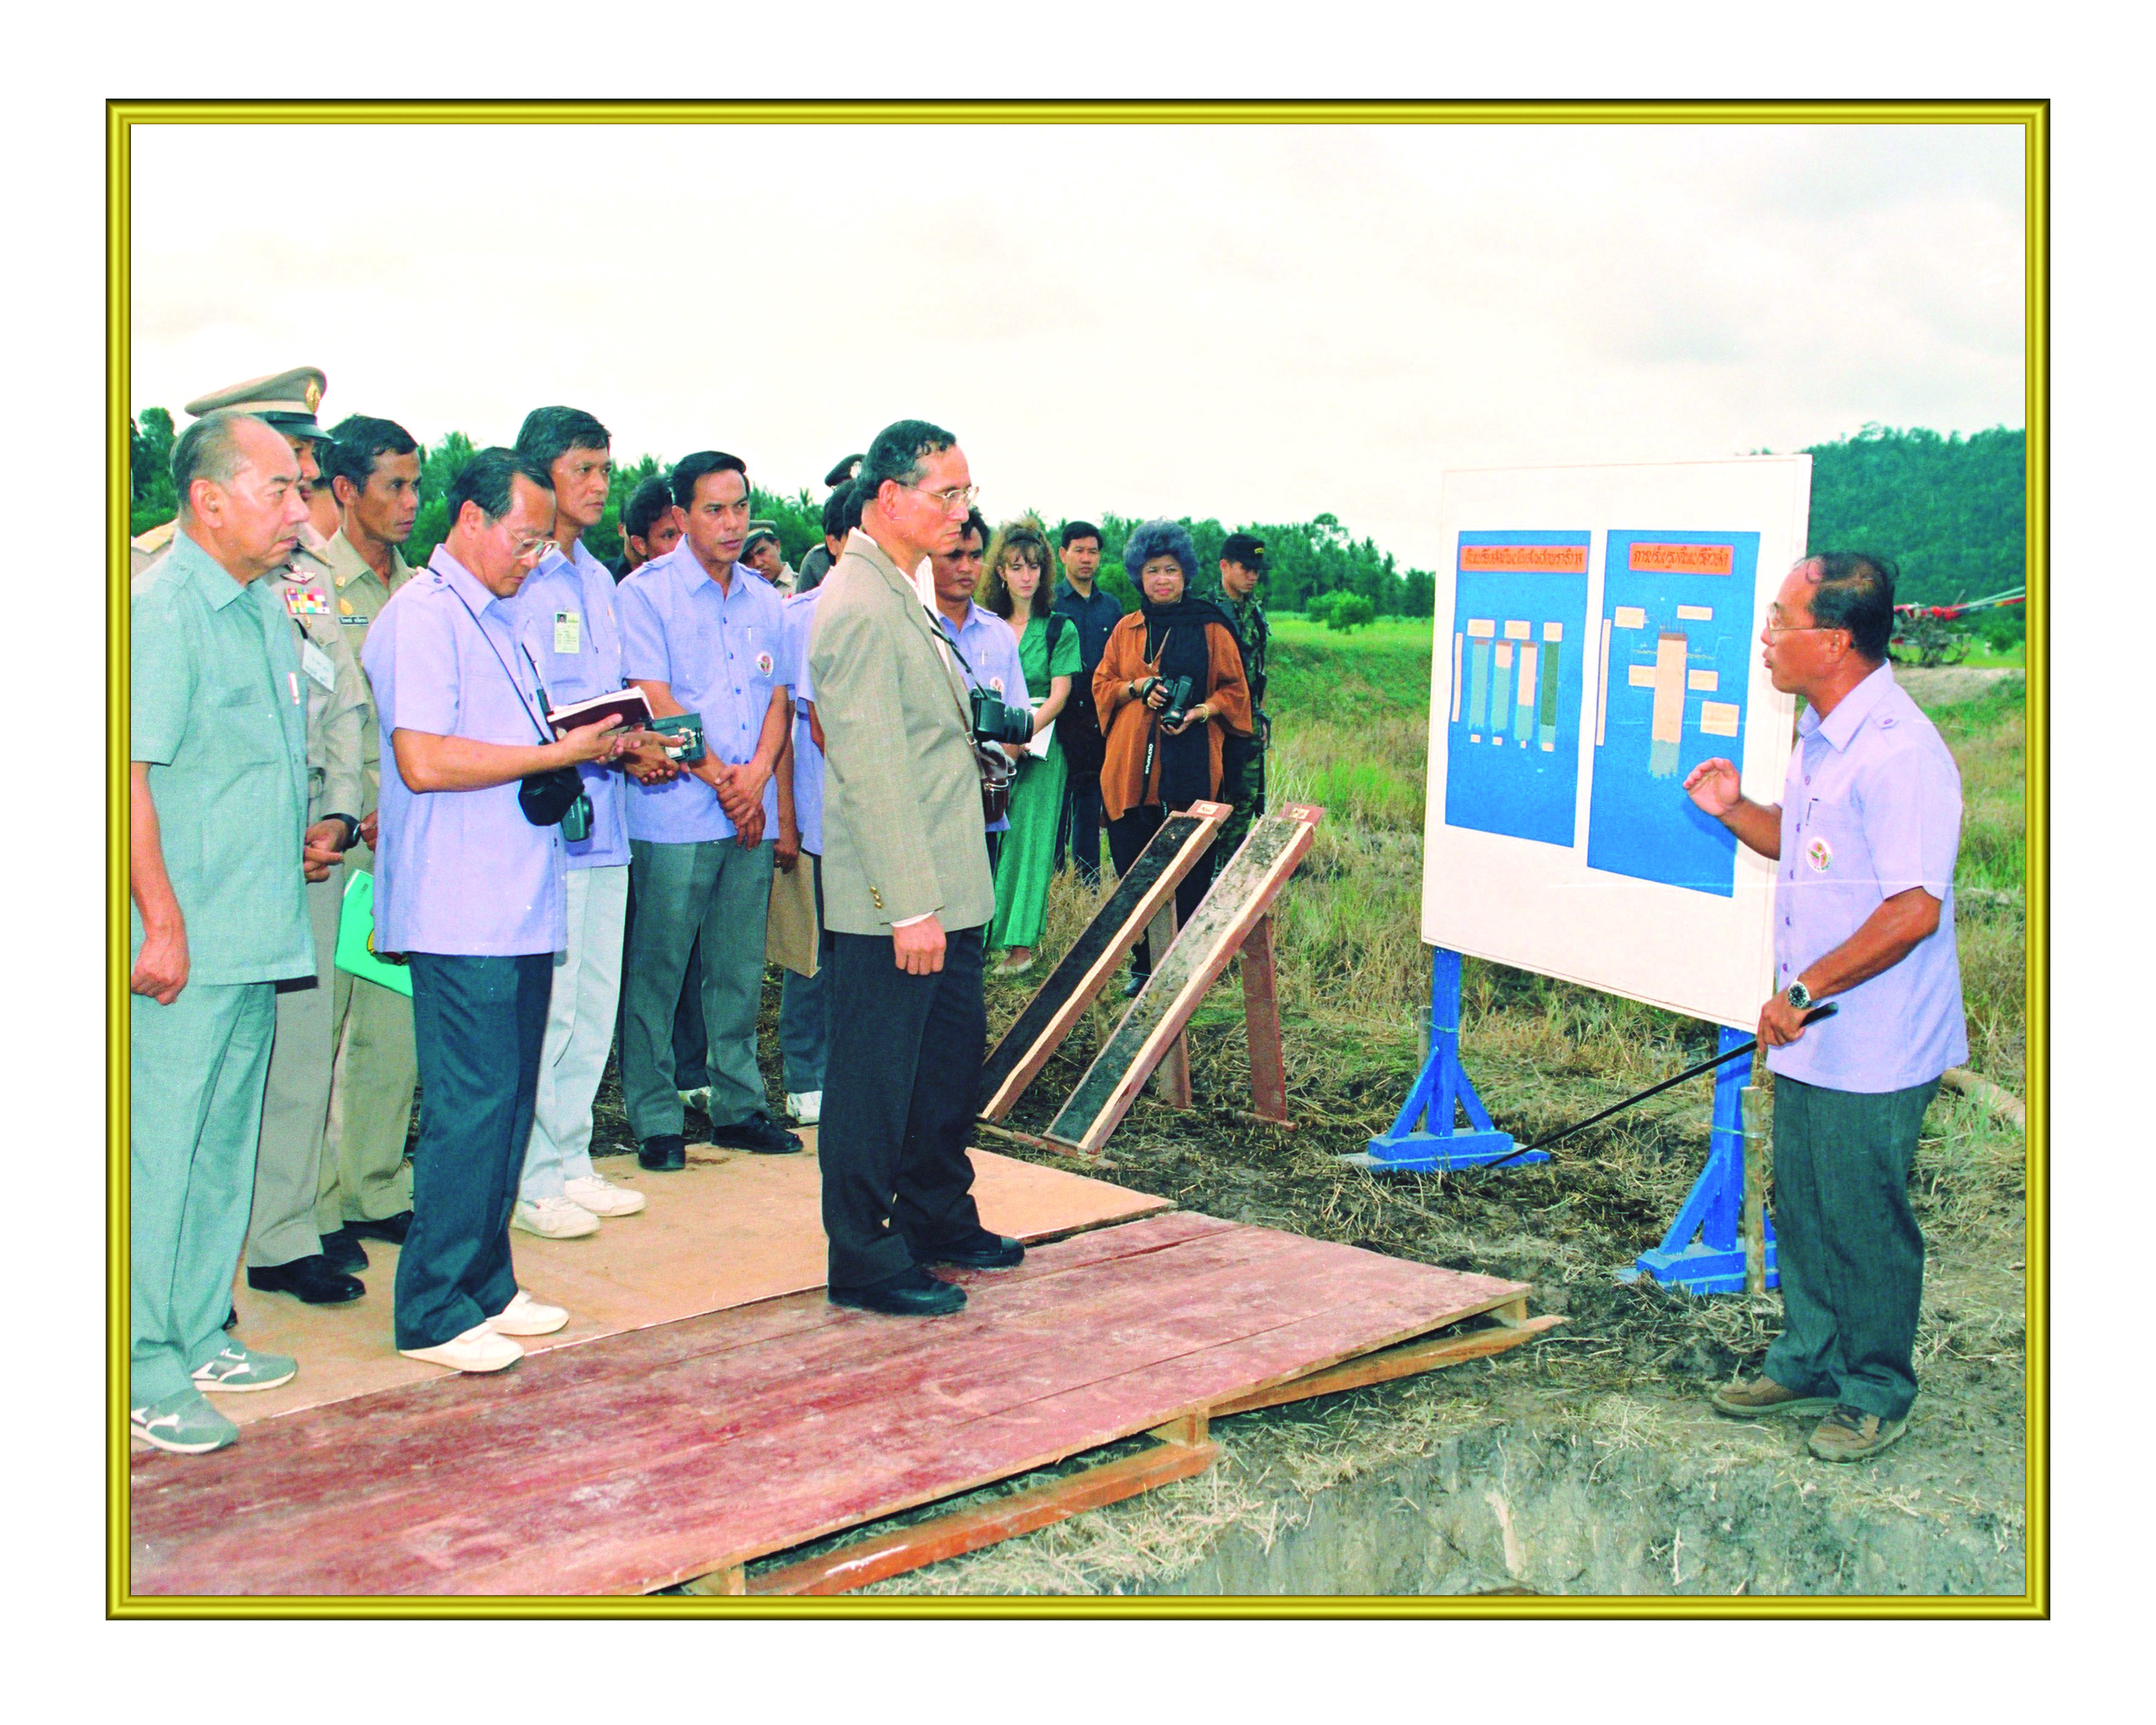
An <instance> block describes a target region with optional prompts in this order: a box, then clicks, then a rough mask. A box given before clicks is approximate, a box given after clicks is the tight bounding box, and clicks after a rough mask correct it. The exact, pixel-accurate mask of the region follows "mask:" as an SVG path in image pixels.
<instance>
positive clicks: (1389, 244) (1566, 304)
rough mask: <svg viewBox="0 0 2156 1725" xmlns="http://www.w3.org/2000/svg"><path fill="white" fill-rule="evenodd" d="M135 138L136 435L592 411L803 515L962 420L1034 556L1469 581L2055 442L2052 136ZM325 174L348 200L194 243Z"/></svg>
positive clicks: (281, 132) (1410, 130)
mask: <svg viewBox="0 0 2156 1725" xmlns="http://www.w3.org/2000/svg"><path fill="white" fill-rule="evenodd" d="M133 136H134V158H133V218H134V233H133V294H134V299H133V352H132V366H133V372H132V378H131V398H132V400H133V402H134V403H135V404H136V407H137V408H141V407H143V406H147V405H151V404H158V405H162V406H166V407H168V408H172V409H173V410H174V412H175V413H176V415H177V413H178V409H179V408H180V406H181V404H182V403H183V402H185V401H187V400H188V399H189V398H193V396H195V395H196V394H198V393H202V392H203V391H205V390H207V389H209V388H213V387H215V386H217V385H219V384H223V383H226V382H237V381H239V380H240V379H242V378H244V377H250V376H253V375H256V374H259V373H261V372H271V371H275V370H280V369H282V368H284V367H288V366H293V365H301V364H314V365H319V366H321V367H322V368H323V370H324V371H326V372H327V373H328V376H329V388H328V393H327V396H326V399H325V401H324V403H323V416H324V423H325V424H332V423H334V422H335V420H336V419H337V418H341V417H343V416H344V415H345V414H346V413H355V412H361V413H380V414H383V415H386V416H388V417H390V418H395V419H398V420H400V421H402V422H403V424H405V425H406V426H408V428H409V429H411V431H412V432H413V434H414V435H416V436H418V437H419V438H421V439H426V440H431V439H435V438H438V437H439V436H440V435H441V434H443V433H444V432H446V431H449V430H451V429H459V430H462V431H465V432H467V433H469V434H470V435H471V436H473V437H474V438H475V439H478V440H479V441H480V442H482V443H485V442H490V441H503V442H506V441H508V440H509V439H511V438H512V437H513V436H514V435H515V433H516V426H517V424H518V421H519V420H520V419H521V417H522V415H523V413H524V412H525V411H526V409H527V408H531V407H533V406H536V405H539V404H541V403H548V402H566V403H572V404H573V405H576V406H579V407H583V408H588V409H590V410H591V411H592V412H593V413H597V414H598V416H599V417H600V418H602V419H603V420H604V421H605V422H606V423H607V424H608V425H609V426H610V427H611V428H612V429H613V434H614V438H615V444H614V448H615V453H616V454H617V456H618V457H624V458H625V457H629V456H634V455H636V454H641V453H643V452H644V451H647V450H649V451H652V452H654V453H657V454H661V455H663V456H666V457H669V458H671V457H673V456H676V455H679V454H681V453H683V452H684V451H685V450H686V449H692V448H698V447H706V446H716V447H718V448H721V449H731V450H733V451H734V452H735V453H737V454H740V455H742V457H743V458H744V459H746V460H747V463H748V465H749V467H750V470H751V472H752V475H754V476H755V478H756V479H757V481H758V483H760V484H762V485H767V486H770V487H773V488H774V489H778V490H789V491H790V490H794V489H797V488H798V487H799V486H801V485H815V484H816V483H817V482H818V481H819V480H820V479H821V477H822V475H823V473H824V470H825V469H826V468H828V467H829V465H830V464H831V462H832V461H833V460H834V459H836V458H837V457H839V456H840V455H842V454H847V453H849V452H850V451H853V450H856V449H860V448H861V447H862V446H863V445H864V444H865V442H866V440H867V439H868V437H869V436H870V434H872V433H873V432H874V431H875V429H876V428H877V427H878V426H880V425H881V424H885V423H886V422H887V421H889V420H891V419H893V418H900V417H902V416H906V415H920V416H921V417H924V418H932V419H934V420H937V421H938V422H940V423H941V424H944V425H947V426H948V427H949V428H951V429H952V430H953V431H955V432H956V433H957V435H958V438H959V439H960V441H961V443H962V444H963V446H964V448H965V449H966V452H967V454H968V459H969V460H970V461H971V464H972V467H973V476H974V478H975V480H977V482H978V483H979V485H981V487H982V490H983V499H982V504H983V510H984V511H985V512H987V513H988V515H989V516H991V518H995V517H998V516H1003V515H1006V514H1010V513H1014V512H1015V511H1018V510H1019V509H1020V508H1022V507H1034V508H1038V509H1039V510H1040V511H1042V512H1043V513H1044V514H1045V515H1047V516H1050V518H1051V519H1052V518H1054V517H1055V516H1073V515H1075V516H1085V515H1094V514H1097V513H1100V512H1102V511H1108V510H1114V511H1118V512H1120V513H1124V514H1141V513H1147V514H1149V513H1163V514H1189V515H1193V516H1219V518H1220V519H1222V520H1223V521H1229V522H1230V523H1235V522H1241V521H1289V520H1302V519H1306V518H1308V517H1309V516H1312V515H1313V514H1315V513H1317V511H1322V510H1330V511H1332V512H1333V513H1335V514H1336V515H1337V516H1339V517H1340V518H1341V520H1342V523H1343V524H1344V525H1345V526H1347V527H1348V528H1349V529H1350V530H1351V531H1354V532H1355V533H1357V534H1358V535H1360V534H1364V533H1368V534H1370V535H1372V536H1374V537H1376V538H1377V540H1378V542H1379V543H1380V544H1381V545H1383V546H1385V547H1388V548H1390V549H1392V550H1394V551H1395V552H1399V554H1400V555H1401V556H1402V557H1404V559H1406V560H1407V561H1409V562H1414V563H1417V564H1421V565H1423V566H1425V567H1427V566H1430V565H1431V564H1432V563H1434V562H1435V560H1436V557H1437V546H1436V541H1435V531H1434V523H1433V517H1434V513H1435V501H1436V481H1437V477H1438V475H1439V473H1440V470H1442V469H1444V468H1445V467H1448V466H1455V467H1480V466H1492V465H1533V464H1542V463H1553V462H1571V461H1595V460H1671V459H1698V458H1712V457H1717V456H1724V455H1731V454H1743V453H1747V452H1748V451H1751V450H1754V449H1774V450H1777V451H1781V450H1789V449H1797V448H1800V447H1801V446H1803V445H1804V444H1807V443H1812V442H1817V441H1820V440H1824V439H1830V438H1833V437H1835V436H1840V435H1843V434H1848V433H1851V432H1854V431H1856V429H1859V428H1860V427H1861V425H1863V424H1865V423H1866V421H1879V422H1881V423H1884V424H1892V425H1897V426H1901V425H1928V426H1931V427H1933V428H1934V429H1938V430H1940V431H1950V430H1958V431H1962V432H1970V431H1975V430H1980V429H1984V427H1987V426H1991V425H1998V424H2005V425H2015V426H2018V425H2020V424H2022V423H2023V419H2024V407H2023V400H2024V397H2023V331H2022V318H2023V293H2022V268H2023V254H2022V244H2023V242H2022V220H2023V197H2022V171H2021V147H2022V146H2021V134H2020V131H2019V130H2018V129H2015V128H2009V127H1979V126H1937V127H1931V126H1924V127H1918V126H1814V127H1765V126H1736V127H1707V126H1612V127H1588V126H1302V127H1282V126H1236V127H1230V126H1219V127H1210V126H955V127H924V126H898V127H883V126H759V127H747V126H710V127H703V128H695V127H674V126H630V127H619V128H615V127H591V126H522V127H516V126H504V127H499V128H495V127H475V126H454V127H423V126H410V127H388V126H362V127H354V128H337V127H323V126H307V127H294V128H290V129H282V128H270V127H264V126H245V127H239V128H232V129H223V128H208V127H199V126H196V127H151V126H142V127H137V128H136V131H135V132H134V135H133ZM280 152H283V153H284V154H285V155H286V156H288V157H290V159H293V160H296V161H300V162H305V164H307V166H306V167H305V168H304V169H303V170H302V171H301V172H300V174H299V175H298V176H297V177H298V179H299V180H300V182H302V183H305V184H308V185H311V186H313V187H323V186H326V185H331V184H336V185H341V186H344V187H349V188H350V195H349V196H348V197H342V198H336V197H326V196H316V197H314V198H310V199H308V200H307V201H306V202H305V204H304V205H303V206H302V205H299V204H296V203H295V205H294V206H292V207H290V208H288V207H286V206H285V204H284V203H281V202H280V199H281V198H282V196H283V194H282V193H279V192H269V191H265V192H262V193H258V194H257V195H256V198H255V199H254V201H252V202H250V201H249V200H247V199H240V198H225V199H218V200H211V199H205V198H202V197H200V196H198V195H196V192H195V188H197V187H199V185H200V179H199V175H200V172H201V170H202V168H203V165H204V164H205V163H218V164H223V165H224V166H225V167H231V166H232V165H234V164H235V163H239V162H247V161H249V160H256V161H259V160H261V159H264V158H274V157H278V156H279V155H280ZM249 183H253V184H256V185H259V186H264V187H272V186H278V185H280V184H281V183H283V182H282V181H281V179H268V178H264V179H259V180H252V181H250V182H249ZM817 495H819V497H820V495H822V493H821V490H820V488H819V490H817Z"/></svg>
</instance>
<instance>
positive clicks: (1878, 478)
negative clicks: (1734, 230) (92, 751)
mask: <svg viewBox="0 0 2156 1725" xmlns="http://www.w3.org/2000/svg"><path fill="white" fill-rule="evenodd" d="M128 429H129V433H130V444H131V464H130V465H131V480H132V485H131V493H132V498H131V504H132V506H131V510H130V521H129V529H128V531H130V532H131V533H139V532H141V531H143V529H145V528H146V527H150V526H155V525H157V523H159V522H161V521H169V520H170V519H171V518H172V515H173V513H174V511H175V510H176V508H177V501H176V500H175V498H174V497H173V495H172V475H171V465H172V443H173V439H174V429H173V424H172V414H171V413H168V412H167V410H166V409H164V408H144V409H143V411H142V413H141V416H140V418H139V420H137V421H135V422H131V424H130V425H129V428H128ZM2026 447H2027V444H2026V436H2025V434H2024V433H2023V432H2021V431H2020V430H2009V429H2005V428H2004V427H1996V428H1994V429H1991V430H1989V431H1979V432H1977V433H1974V434H1972V435H1971V436H1969V437H1967V438H1963V436H1962V435H1961V434H1959V433H1953V434H1949V435H1947V436H1944V437H1942V436H1941V435H1940V434H1938V432H1936V431H1929V430H1926V429H1922V428H1921V427H1915V428H1912V429H1907V430H1896V429H1892V428H1890V427H1886V426H1881V425H1876V424H1867V425H1866V426H1865V427H1864V428H1863V429H1861V431H1859V432H1857V433H1856V435H1854V436H1853V437H1847V438H1841V439H1836V440H1835V442H1832V443H1827V444H1814V445H1812V446H1811V448H1810V449H1808V450H1807V451H1806V452H1805V453H1806V454H1809V455H1810V456H1811V458H1812V506H1811V547H1812V548H1813V549H1814V550H1827V549H1851V548H1855V549H1869V550H1875V551H1880V552H1886V553H1887V554H1888V555H1891V556H1892V557H1896V558H1897V560H1898V561H1899V562H1900V564H1901V568H1902V583H1901V588H1900V593H1899V596H1900V597H1901V598H1902V599H1904V600H1906V601H1907V602H1910V603H1918V604H1926V605H1938V604H1946V603H1952V602H1953V601H1954V600H1957V599H1966V598H1979V597H1982V596H1983V595H1985V594H1988V593H1996V592H1999V591H2000V590H2002V589H2004V588H2010V587H2014V586H2017V585H2019V584H2020V583H2021V581H2022V580H2023V579H2024V578H2025V574H2026V564H2025V558H2024V554H2023V552H2024V544H2023V527H2024V522H2025V518H2026V501H2025V483H2024V476H2025V456H2026ZM474 448H475V445H474V444H473V443H472V440H471V439H470V438H469V437H466V436H465V434H463V433H462V432H456V431H453V432H451V433H449V435H448V436H446V437H444V439H442V440H441V441H440V442H439V443H438V444H434V445H432V446H431V447H429V446H422V449H421V457H422V459H421V464H420V475H421V478H420V484H421V495H422V496H423V498H424V499H425V501H424V502H423V504H422V505H421V507H420V511H419V519H418V524H417V526H415V527H414V528H413V534H412V538H411V542H409V544H408V545H407V547H405V555H406V556H407V557H409V558H410V559H411V561H412V562H414V563H418V562H423V561H424V560H425V559H426V557H427V556H428V554H429V552H432V551H433V550H434V547H435V546H436V545H438V544H439V543H440V542H441V541H442V539H443V538H444V536H446V534H447V533H448V531H449V519H448V508H447V504H446V502H445V501H444V499H445V497H446V495H447V493H448V490H449V480H450V479H451V478H452V477H453V476H454V474H455V473H456V471H457V470H458V469H459V467H460V466H462V465H464V463H465V460H466V459H469V458H470V455H471V454H472V452H473V449H474ZM662 470H663V468H662V464H661V463H660V459H659V458H658V457H657V456H655V455H649V454H646V455H643V456H640V457H639V458H638V459H635V460H634V461H624V462H623V463H621V464H620V465H618V466H617V467H616V468H615V470H614V474H613V488H612V491H611V494H610V495H609V497H608V503H607V511H606V515H605V517H604V519H603V520H602V521H600V523H599V525H598V527H597V528H595V529H594V530H593V531H592V532H591V533H590V534H589V535H588V536H587V538H586V543H587V544H588V546H589V547H590V548H591V550H592V552H593V554H594V555H595V556H597V557H600V558H602V559H608V560H610V559H612V558H613V557H619V555H620V554H621V529H620V520H621V511H622V507H623V506H624V504H626V503H627V502H628V501H629V495H630V494H631V493H632V492H634V490H635V489H636V487H637V486H638V485H639V484H641V483H642V482H643V481H644V480H646V479H649V478H650V477H651V476H652V475H654V474H657V473H660V471H662ZM751 502H752V508H753V510H754V511H755V513H756V515H757V516H758V517H759V518H760V519H763V520H767V521H770V522H772V523H773V526H775V527H776V528H777V530H778V538H779V544H780V547H781V549H782V550H783V552H784V553H785V556H786V560H787V562H789V563H792V564H794V565H796V566H798V564H799V563H800V562H801V559H802V557H803V556H805V555H806V554H807V552H808V550H809V548H810V547H813V546H815V545H817V544H819V543H821V542H822V539H823V507H822V504H821V502H820V501H819V500H817V499H816V498H815V497H814V496H813V495H812V494H811V492H810V491H809V490H808V488H807V487H806V486H804V487H803V488H802V489H801V490H798V491H796V492H793V493H792V494H790V495H789V494H786V493H782V492H776V491H767V490H762V489H761V488H758V489H757V490H754V491H753V492H752V497H751ZM1090 519H1091V520H1093V521H1096V523H1097V524H1098V525H1099V526H1100V528H1101V535H1102V541H1103V542H1102V545H1101V551H1102V552H1103V553H1104V554H1105V555H1104V557H1103V561H1102V564H1101V577H1100V579H1101V585H1102V586H1103V587H1104V588H1106V589H1107V590H1108V591H1109V592H1110V593H1113V594H1115V595H1116V598H1119V599H1121V600H1122V603H1123V604H1124V606H1125V608H1130V607H1132V606H1134V605H1135V604H1136V603H1137V593H1136V590H1135V588H1134V587H1133V584H1132V581H1131V578H1130V577H1129V575H1128V573H1127V572H1126V571H1125V570H1124V569H1123V567H1122V564H1121V563H1120V562H1116V557H1117V554H1118V553H1119V552H1120V551H1121V549H1122V545H1123V543H1124V542H1125V541H1126V540H1127V539H1128V538H1129V536H1130V535H1131V532H1132V529H1133V528H1135V527H1136V526H1137V525H1138V517H1137V516H1123V515H1116V514H1114V513H1112V512H1111V513H1105V514H1101V515H1098V516H1092V517H1090ZM1048 525H1049V527H1050V531H1051V532H1053V531H1058V530H1059V529H1060V526H1061V525H1062V523H1061V522H1060V521H1050V522H1049V523H1048ZM1183 526H1185V527H1187V528H1188V530H1189V531H1190V536H1191V539H1192V542H1193V544H1194V545H1195V546H1196V547H1197V550H1198V557H1199V566H1200V571H1201V578H1200V583H1199V584H1201V585H1205V584H1209V582H1210V578H1211V575H1212V572H1213V571H1214V568H1215V567H1216V566H1217V562H1218V559H1219V555H1220V546H1221V542H1223V541H1224V539H1225V538H1226V537H1227V536H1228V535H1229V533H1230V532H1231V531H1232V532H1245V533H1255V535H1257V536H1258V537H1259V538H1260V540H1262V541H1263V542H1264V543H1265V553H1266V563H1267V577H1266V585H1265V605H1266V608H1267V609H1269V610H1273V611H1312V610H1313V608H1314V609H1315V610H1317V611H1320V612H1329V611H1331V610H1332V609H1334V608H1336V603H1337V600H1341V599H1347V598H1355V599H1359V600H1361V601H1363V602H1366V603H1368V608H1369V613H1370V614H1371V615H1373V616H1378V617H1427V616H1429V615H1430V613H1431V610H1432V608H1433V604H1434V601H1435V594H1436V587H1437V578H1436V576H1435V574H1434V573H1433V572H1431V571H1430V570H1428V569H1417V568H1413V567H1407V566H1404V565H1402V564H1401V563H1400V562H1398V561H1397V560H1396V559H1395V558H1394V555H1393V553H1392V552H1389V551H1385V550H1383V549H1382V548H1381V547H1379V546H1378V544H1377V542H1375V541H1374V540H1373V539H1371V538H1370V537H1369V536H1367V535H1365V536H1363V537H1360V538H1358V537H1356V536H1354V535H1353V534H1352V533H1351V532H1350V531H1348V530H1347V528H1346V527H1345V526H1342V524H1341V522H1340V521H1339V519H1338V517H1337V516H1333V515H1332V514H1330V513H1327V514H1321V515H1318V516H1313V517H1312V519H1311V520H1309V521H1288V522H1265V521H1246V522H1241V523H1238V524H1237V525H1236V526H1234V527H1229V526H1227V525H1225V524H1224V523H1223V522H1221V521H1217V520H1215V519H1214V518H1212V517H1210V516H1207V517H1204V518H1203V519H1199V518H1194V517H1192V516H1184V517H1183ZM1362 613H1363V606H1362V604H1359V603H1355V604H1348V605H1347V606H1346V608H1345V614H1346V615H1347V616H1349V617H1354V618H1359V617H1360V616H1361V615H1362ZM1991 615H1992V619H1993V620H1992V621H1991V622H1990V623H1989V624H1987V627H1988V628H1989V629H1994V630H2007V631H2011V632H2014V633H2015V634H2018V631H2019V622H2020V611H2019V609H2018V608H2017V609H2015V610H2014V611H2011V612H2008V613H2005V614H1991Z"/></svg>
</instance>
